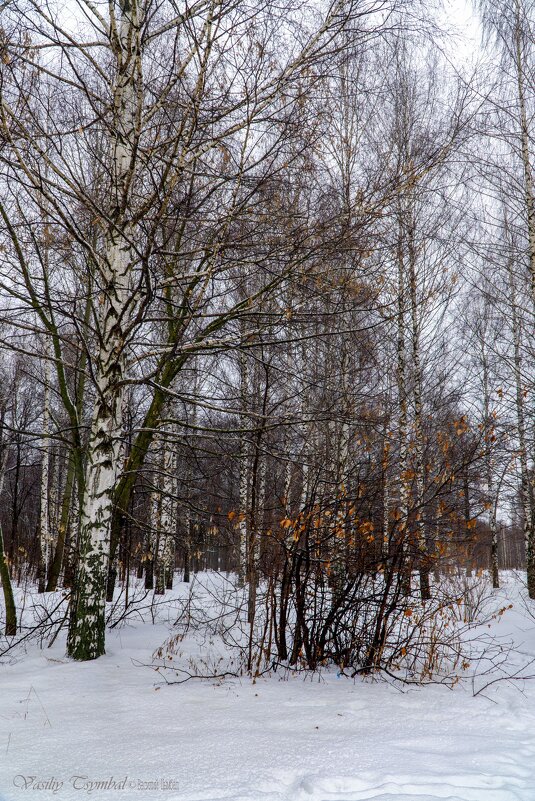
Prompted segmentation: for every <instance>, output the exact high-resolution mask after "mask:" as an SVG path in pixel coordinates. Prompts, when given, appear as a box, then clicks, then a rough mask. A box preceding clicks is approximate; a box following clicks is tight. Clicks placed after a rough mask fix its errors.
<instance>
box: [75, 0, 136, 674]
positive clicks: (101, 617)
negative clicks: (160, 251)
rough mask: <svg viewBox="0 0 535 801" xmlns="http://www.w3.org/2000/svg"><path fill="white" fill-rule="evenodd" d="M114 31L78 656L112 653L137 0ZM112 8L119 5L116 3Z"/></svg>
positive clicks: (124, 9) (130, 258)
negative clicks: (111, 579)
mask: <svg viewBox="0 0 535 801" xmlns="http://www.w3.org/2000/svg"><path fill="white" fill-rule="evenodd" d="M116 10H117V17H118V19H117V36H112V37H111V42H112V47H113V50H114V57H115V62H116V69H117V74H116V77H115V85H114V88H113V134H112V171H111V172H112V196H113V201H114V204H115V205H114V207H113V208H112V212H111V214H110V218H111V224H110V227H109V228H108V231H107V234H106V240H105V254H104V257H103V258H102V260H101V263H100V264H99V268H100V273H101V281H102V286H101V296H100V303H101V305H100V315H99V321H98V328H99V334H100V337H99V339H100V350H99V353H98V356H97V358H96V360H95V367H94V375H95V382H96V398H95V403H94V407H93V414H92V419H91V426H90V431H89V441H88V447H87V466H86V471H85V486H84V493H83V501H82V508H81V510H80V538H79V560H78V565H77V575H76V591H75V593H74V598H73V602H72V607H71V624H70V630H69V638H68V653H69V655H70V656H71V657H73V658H74V659H78V660H86V659H95V658H97V657H99V656H101V655H102V654H103V653H104V640H105V604H106V580H107V573H108V558H109V547H110V528H111V519H112V512H113V492H114V488H115V482H116V479H117V474H118V470H119V459H120V452H121V435H122V404H123V394H124V389H123V379H124V344H125V340H126V328H127V325H128V322H129V320H130V319H131V317H132V315H133V313H134V311H135V309H134V304H135V302H136V300H135V294H134V293H133V292H132V287H131V283H132V281H131V275H132V269H133V262H134V251H133V245H132V237H133V233H134V232H133V231H132V229H131V225H130V222H129V218H128V210H129V196H130V192H131V187H132V182H133V179H134V176H135V163H136V137H137V130H136V125H137V111H138V106H139V104H140V103H141V100H142V97H141V63H140V30H139V28H140V24H139V23H140V19H139V14H138V5H137V0H120V2H119V4H118V6H117V7H116ZM112 11H115V9H113V6H112Z"/></svg>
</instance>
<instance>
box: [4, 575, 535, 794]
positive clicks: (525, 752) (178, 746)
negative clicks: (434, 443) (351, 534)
mask: <svg viewBox="0 0 535 801" xmlns="http://www.w3.org/2000/svg"><path fill="white" fill-rule="evenodd" d="M508 581H509V583H508V586H507V588H506V589H505V590H504V591H500V594H499V595H498V597H497V598H496V599H495V600H496V606H497V607H499V606H500V605H504V604H509V603H510V602H513V603H514V605H513V608H512V609H510V610H508V611H507V612H506V613H505V614H503V615H498V617H497V618H496V620H495V621H494V622H493V623H492V624H491V625H492V628H491V630H488V629H487V630H488V633H489V634H493V635H494V634H496V635H499V636H502V637H505V639H507V638H508V637H513V638H514V640H515V643H516V644H517V646H518V649H519V650H520V651H521V653H519V654H516V655H515V656H514V657H511V662H510V666H509V667H510V669H511V670H514V667H513V665H516V664H518V665H521V664H526V665H527V664H528V663H529V660H530V658H531V655H532V654H534V655H535V620H533V619H531V617H530V616H529V615H528V614H527V612H526V610H525V607H524V605H523V603H522V602H521V600H520V599H519V594H518V588H517V587H516V586H515V585H514V581H513V579H512V578H511V577H509V579H508ZM182 588H184V585H182ZM171 617H172V615H170V617H169V619H171ZM168 634H169V626H168V624H167V623H165V622H159V623H156V624H154V625H153V624H151V623H147V622H145V623H142V622H136V621H135V620H132V621H130V623H129V624H128V625H125V626H123V627H120V628H119V627H118V628H115V629H113V630H112V631H111V632H109V634H108V640H107V654H106V656H105V657H103V658H101V659H99V660H97V661H95V662H90V663H82V664H76V663H72V662H70V661H68V660H67V659H66V658H65V657H64V640H60V638H59V637H58V639H57V640H56V642H55V643H54V645H53V646H52V648H43V649H42V650H40V649H39V647H38V645H36V644H32V645H29V646H28V648H27V649H26V652H25V653H24V654H22V653H17V654H16V655H15V656H14V657H13V659H10V658H8V657H5V658H3V660H2V664H1V665H0V687H1V696H0V698H1V702H0V703H1V707H0V798H1V799H2V801H19V799H26V798H33V799H43V801H44V800H45V799H51V798H58V799H63V800H64V801H70V800H71V799H81V798H85V797H89V798H96V799H104V800H106V799H115V798H121V799H129V800H130V799H134V801H135V799H139V801H146V800H147V801H150V799H154V801H224V800H225V801H372V799H373V801H437V800H438V799H448V801H534V800H535V679H534V680H533V682H531V681H520V682H517V681H515V682H509V683H508V682H498V683H496V684H493V685H491V686H489V687H488V688H487V689H486V691H485V692H484V693H481V694H479V695H477V696H475V697H474V695H473V686H472V682H471V681H470V680H469V679H467V680H465V681H464V682H461V683H459V684H458V685H457V686H456V687H454V688H453V689H448V688H447V687H444V686H427V687H423V688H407V687H401V686H395V685H394V684H392V683H387V682H385V681H371V680H363V679H360V678H359V679H357V680H352V679H349V678H346V677H343V676H342V677H339V676H338V675H337V673H336V672H335V671H327V672H325V673H323V675H322V676H320V677H317V676H316V677H314V678H312V679H310V678H308V679H304V678H303V676H302V675H297V676H291V677H288V676H284V677H281V676H278V675H277V674H275V675H271V676H270V677H265V678H261V679H259V680H257V681H256V683H252V682H251V680H250V679H247V678H242V679H236V678H230V679H225V680H221V681H210V682H199V681H196V680H191V681H188V682H186V683H184V684H174V685H166V684H165V683H164V684H162V683H161V682H160V677H159V674H158V673H155V672H154V670H153V669H151V668H149V667H144V666H142V665H146V664H149V663H151V661H152V654H153V652H154V651H155V649H157V648H158V646H160V645H161V644H162V642H163V641H164V640H165V639H166V638H167V636H168ZM180 647H181V648H182V649H183V650H184V651H187V648H188V639H187V638H186V639H185V640H184V642H183V643H182V644H181V646H180ZM192 647H193V646H192ZM195 647H196V648H199V644H198V643H197V644H196V645H195ZM203 648H204V649H205V650H204V652H203V653H204V658H206V659H208V658H209V648H210V643H209V642H205V643H204V646H203ZM186 656H187V654H182V656H180V655H179V656H178V658H179V659H180V658H182V659H184V658H185V657H186ZM193 658H194V659H200V658H201V656H200V651H199V652H197V653H193ZM530 671H531V668H530V667H527V668H526V669H525V670H524V673H525V674H526V675H527V674H529V673H530ZM469 672H470V671H469ZM532 672H533V673H535V668H534V669H533V671H532ZM170 678H171V677H170ZM491 678H492V676H489V677H486V678H481V679H479V680H478V682H479V683H478V684H476V688H477V687H481V686H482V684H484V683H485V682H487V681H489V679H491ZM95 782H100V783H102V782H107V783H108V789H104V785H102V784H101V785H100V786H95V784H94V783H95Z"/></svg>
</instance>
